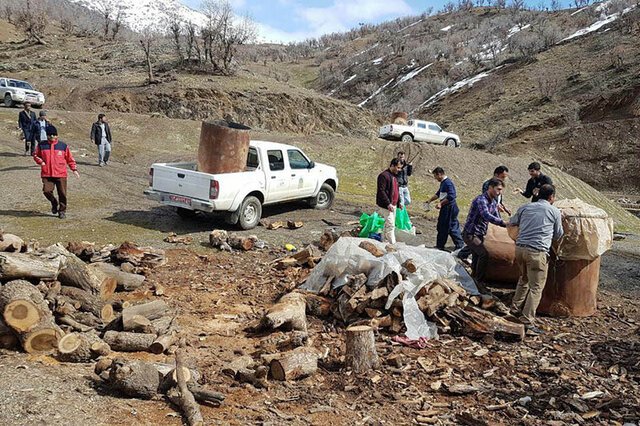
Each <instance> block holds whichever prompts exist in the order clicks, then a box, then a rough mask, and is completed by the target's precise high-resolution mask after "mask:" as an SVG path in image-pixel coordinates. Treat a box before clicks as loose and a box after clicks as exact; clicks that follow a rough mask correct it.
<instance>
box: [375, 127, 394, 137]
mask: <svg viewBox="0 0 640 426" xmlns="http://www.w3.org/2000/svg"><path fill="white" fill-rule="evenodd" d="M389 133H391V125H390V124H386V125H384V126H382V127H380V130H379V132H378V136H381V137H382V136H386V135H388V134H389Z"/></svg>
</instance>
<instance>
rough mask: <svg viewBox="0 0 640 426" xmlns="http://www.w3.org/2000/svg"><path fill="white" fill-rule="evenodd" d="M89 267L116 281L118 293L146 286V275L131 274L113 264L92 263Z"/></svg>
mask: <svg viewBox="0 0 640 426" xmlns="http://www.w3.org/2000/svg"><path fill="white" fill-rule="evenodd" d="M89 267H90V268H92V269H97V270H99V271H100V272H102V273H103V274H105V275H106V276H108V277H111V278H113V279H115V280H116V284H117V290H118V291H133V290H136V289H138V288H140V287H141V286H142V285H143V284H144V280H145V277H144V275H138V274H130V273H128V272H125V271H123V270H122V269H120V268H118V267H117V266H115V265H112V264H111V263H101V262H100V263H92V264H91V265H89Z"/></svg>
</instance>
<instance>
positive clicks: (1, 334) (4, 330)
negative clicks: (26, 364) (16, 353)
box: [0, 317, 18, 349]
mask: <svg viewBox="0 0 640 426" xmlns="http://www.w3.org/2000/svg"><path fill="white" fill-rule="evenodd" d="M17 346H18V337H17V336H16V334H15V333H14V332H13V330H12V329H11V327H9V326H8V325H7V324H5V322H4V320H3V319H2V318H1V317H0V348H2V349H13V348H15V347H17Z"/></svg>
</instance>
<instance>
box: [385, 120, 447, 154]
mask: <svg viewBox="0 0 640 426" xmlns="http://www.w3.org/2000/svg"><path fill="white" fill-rule="evenodd" d="M378 136H379V137H381V138H382V139H388V140H401V141H402V142H413V141H416V142H430V143H437V144H440V145H445V146H449V147H452V148H459V147H460V136H458V135H456V134H454V133H449V132H445V131H443V130H442V129H441V128H440V126H438V125H437V124H436V123H432V122H430V121H422V120H409V121H407V124H406V125H403V124H386V125H384V126H382V127H380V131H379V133H378Z"/></svg>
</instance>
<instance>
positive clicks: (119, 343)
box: [104, 330, 156, 352]
mask: <svg viewBox="0 0 640 426" xmlns="http://www.w3.org/2000/svg"><path fill="white" fill-rule="evenodd" d="M154 340H156V335H155V334H145V333H129V332H126V331H121V332H118V331H114V330H109V331H107V332H106V333H105V334H104V341H105V342H106V343H107V344H108V345H109V346H110V347H111V349H113V350H115V351H122V352H138V351H147V350H149V347H150V346H151V344H152V343H153V341H154Z"/></svg>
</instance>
